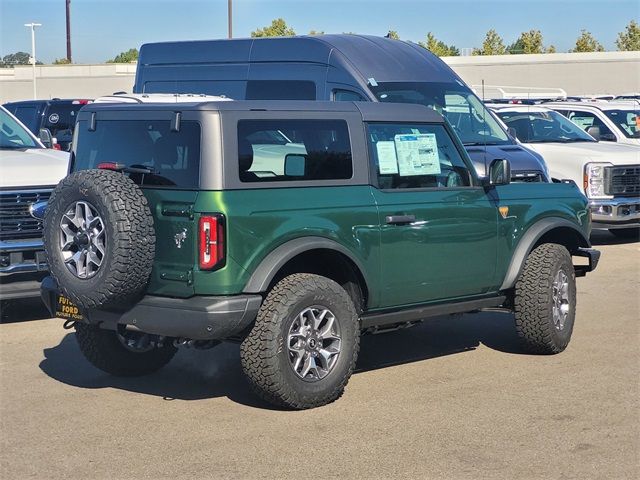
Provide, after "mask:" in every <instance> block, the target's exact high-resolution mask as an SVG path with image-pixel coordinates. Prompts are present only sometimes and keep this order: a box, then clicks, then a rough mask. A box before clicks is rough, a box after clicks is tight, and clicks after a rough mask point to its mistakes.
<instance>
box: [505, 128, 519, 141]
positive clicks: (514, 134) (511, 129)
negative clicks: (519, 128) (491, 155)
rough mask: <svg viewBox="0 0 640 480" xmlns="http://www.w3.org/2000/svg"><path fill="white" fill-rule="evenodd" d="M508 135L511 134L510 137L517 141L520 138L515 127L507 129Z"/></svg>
mask: <svg viewBox="0 0 640 480" xmlns="http://www.w3.org/2000/svg"><path fill="white" fill-rule="evenodd" d="M507 133H508V134H509V136H510V137H511V138H515V139H517V138H518V134H517V132H516V129H515V128H513V127H509V128H507Z"/></svg>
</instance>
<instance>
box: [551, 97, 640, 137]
mask: <svg viewBox="0 0 640 480" xmlns="http://www.w3.org/2000/svg"><path fill="white" fill-rule="evenodd" d="M544 106H545V107H546V108H550V109H552V110H555V111H556V112H559V113H561V114H562V115H564V116H565V117H567V118H568V119H569V120H571V121H572V122H573V123H575V124H577V125H578V126H579V127H580V128H582V129H583V130H585V131H586V132H588V133H589V134H590V135H591V136H592V137H594V138H595V139H596V140H601V141H603V142H617V143H627V144H630V145H640V105H638V104H637V103H635V102H631V101H629V102H621V101H612V102H589V103H586V102H558V103H555V102H554V103H545V104H544Z"/></svg>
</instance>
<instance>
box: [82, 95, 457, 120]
mask: <svg viewBox="0 0 640 480" xmlns="http://www.w3.org/2000/svg"><path fill="white" fill-rule="evenodd" d="M150 110H151V111H163V110H165V111H167V110H168V111H171V112H180V111H219V112H225V111H227V112H234V111H235V112H248V111H256V110H257V111H272V112H274V111H277V112H336V113H339V112H354V113H355V112H359V113H360V114H361V115H362V119H363V120H364V121H372V122H383V121H405V122H429V123H443V122H444V119H443V117H442V116H441V115H440V114H439V113H438V112H436V111H435V110H433V109H431V108H429V107H426V106H424V105H419V104H413V103H384V102H331V101H310V100H309V101H306V100H305V101H300V100H238V101H226V102H193V103H191V102H188V103H142V104H140V103H91V104H89V105H86V106H85V107H84V108H83V109H82V110H81V111H80V117H79V119H83V117H86V116H87V115H88V114H90V113H91V112H100V111H122V112H132V111H133V112H135V111H150Z"/></svg>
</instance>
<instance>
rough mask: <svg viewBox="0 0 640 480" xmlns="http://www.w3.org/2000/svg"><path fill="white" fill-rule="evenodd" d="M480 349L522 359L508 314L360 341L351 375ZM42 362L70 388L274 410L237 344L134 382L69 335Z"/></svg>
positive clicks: (445, 321)
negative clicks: (97, 363)
mask: <svg viewBox="0 0 640 480" xmlns="http://www.w3.org/2000/svg"><path fill="white" fill-rule="evenodd" d="M481 343H482V344H484V345H486V346H488V347H489V348H492V349H495V350H499V351H502V352H506V353H522V351H521V350H520V348H519V342H518V338H517V336H516V333H515V330H514V327H513V316H512V315H511V314H508V313H502V312H483V313H479V314H474V315H464V316H463V317H451V318H449V317H446V318H444V317H443V318H437V319H431V320H428V321H426V322H424V323H422V324H420V325H417V326H415V327H413V328H410V329H405V330H399V331H396V332H390V333H386V334H380V335H367V336H364V337H362V342H361V347H360V356H359V359H358V363H357V366H356V374H358V373H360V372H366V371H371V370H376V369H379V368H385V367H388V366H392V365H402V364H406V363H411V362H417V361H422V360H429V359H431V358H436V357H442V356H445V355H452V354H457V353H461V352H467V351H470V350H474V349H475V348H476V347H478V346H479V345H480V344H481ZM44 357H45V358H44V360H43V361H42V362H41V363H40V368H41V369H42V371H43V372H44V373H45V374H47V375H48V376H49V377H51V378H53V379H55V380H58V381H60V382H62V383H65V384H68V385H72V386H75V387H80V388H117V389H122V390H126V391H130V392H138V393H143V394H146V395H154V396H158V397H162V398H163V399H165V400H200V399H207V398H215V397H228V398H229V399H231V400H232V401H234V402H237V403H240V404H243V405H247V406H252V407H256V408H263V409H273V408H274V407H272V406H271V405H269V404H267V403H265V402H262V401H261V400H260V399H259V398H257V397H256V396H255V395H254V394H252V393H251V391H250V389H249V386H248V384H247V382H246V380H245V379H244V376H243V374H242V369H241V366H240V352H239V346H238V345H237V344H231V343H223V344H221V345H219V346H218V347H216V348H214V349H212V350H204V351H202V350H190V349H184V348H183V349H181V350H180V351H179V352H178V354H177V355H176V357H175V358H174V359H173V361H172V362H171V363H170V364H169V365H167V366H166V367H164V368H163V369H162V370H160V371H159V372H157V373H154V374H152V375H148V376H144V377H137V378H122V377H113V376H110V375H108V374H106V373H103V372H101V371H100V370H97V369H96V368H94V367H93V366H92V365H90V364H89V363H88V362H87V361H86V360H85V359H84V357H83V356H82V354H81V352H80V349H79V348H78V345H77V343H76V340H75V336H74V334H73V333H69V334H67V335H65V337H64V338H63V339H62V341H61V342H60V344H59V345H57V346H55V347H51V348H47V349H45V350H44ZM425 368H428V365H425Z"/></svg>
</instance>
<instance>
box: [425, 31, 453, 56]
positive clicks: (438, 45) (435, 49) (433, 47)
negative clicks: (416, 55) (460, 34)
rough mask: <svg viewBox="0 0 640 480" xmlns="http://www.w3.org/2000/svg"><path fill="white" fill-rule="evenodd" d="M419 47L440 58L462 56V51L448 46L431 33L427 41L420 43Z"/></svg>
mask: <svg viewBox="0 0 640 480" xmlns="http://www.w3.org/2000/svg"><path fill="white" fill-rule="evenodd" d="M418 45H420V46H421V47H423V48H426V49H427V50H429V51H430V52H431V53H433V54H434V55H437V56H439V57H457V56H459V55H460V50H458V49H457V48H456V47H454V46H453V45H447V44H446V43H444V42H443V41H441V40H438V39H437V38H436V37H435V35H434V34H433V33H431V32H429V33H427V41H426V42H418Z"/></svg>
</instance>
